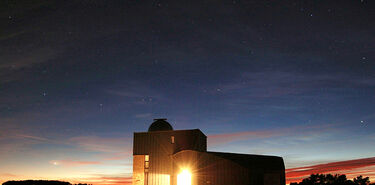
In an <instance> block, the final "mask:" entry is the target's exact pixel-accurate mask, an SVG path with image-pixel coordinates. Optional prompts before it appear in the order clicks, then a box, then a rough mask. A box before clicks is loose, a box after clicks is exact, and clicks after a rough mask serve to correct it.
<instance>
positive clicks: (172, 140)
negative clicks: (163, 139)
mask: <svg viewBox="0 0 375 185" xmlns="http://www.w3.org/2000/svg"><path fill="white" fill-rule="evenodd" d="M171 143H172V144H173V143H174V136H171Z"/></svg>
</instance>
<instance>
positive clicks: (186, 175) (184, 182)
mask: <svg viewBox="0 0 375 185" xmlns="http://www.w3.org/2000/svg"><path fill="white" fill-rule="evenodd" d="M177 185H191V173H190V172H189V171H188V170H182V172H181V173H180V174H178V175H177Z"/></svg>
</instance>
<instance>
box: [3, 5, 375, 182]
mask: <svg viewBox="0 0 375 185" xmlns="http://www.w3.org/2000/svg"><path fill="white" fill-rule="evenodd" d="M154 118H167V119H168V121H169V122H170V123H171V124H172V126H173V127H174V129H194V128H199V129H201V130H202V131H203V132H204V133H205V134H206V135H207V136H208V149H209V150H213V151H224V152H236V153H250V154H265V155H277V156H282V157H283V158H284V161H285V164H286V168H287V169H288V170H287V182H289V181H293V180H299V179H301V178H302V177H304V176H307V175H309V174H311V173H312V172H314V173H317V172H324V173H346V174H348V176H349V177H353V176H356V175H358V174H362V175H364V176H370V177H372V178H371V179H370V180H372V181H375V147H374V146H375V1H371V0H363V1H361V0H337V1H326V0H316V1H312V0H311V1H304V0H289V1H276V0H274V1H270V0H262V1H254V0H248V1H244V0H155V1H147V0H124V1H94V0H90V1H88V0H87V1H51V0H45V1H26V0H25V1H18V0H17V1H16V0H3V1H0V126H1V127H0V183H2V182H4V181H6V180H13V179H16V180H17V179H58V180H66V181H70V182H84V183H94V184H131V176H132V139H133V132H142V131H146V130H147V129H148V126H149V125H150V124H151V122H152V121H153V119H154ZM333 162H339V163H333ZM335 165H336V167H335ZM337 166H338V167H337ZM300 167H304V168H300ZM305 167H307V168H305ZM338 168H339V169H340V170H338Z"/></svg>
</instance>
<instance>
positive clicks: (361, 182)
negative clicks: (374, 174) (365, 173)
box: [353, 175, 370, 185]
mask: <svg viewBox="0 0 375 185" xmlns="http://www.w3.org/2000/svg"><path fill="white" fill-rule="evenodd" d="M353 181H354V183H355V184H358V185H368V184H370V180H369V177H365V178H363V177H362V175H360V176H358V177H356V178H354V179H353Z"/></svg>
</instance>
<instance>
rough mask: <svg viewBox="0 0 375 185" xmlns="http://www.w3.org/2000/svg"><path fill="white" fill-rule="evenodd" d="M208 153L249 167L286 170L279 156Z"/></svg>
mask: <svg viewBox="0 0 375 185" xmlns="http://www.w3.org/2000/svg"><path fill="white" fill-rule="evenodd" d="M207 153H208V154H211V155H215V156H217V157H221V158H224V159H227V160H230V161H232V162H234V163H237V164H239V165H241V166H242V167H245V168H248V169H263V170H267V171H269V170H271V171H273V170H285V166H284V161H283V158H282V157H278V156H267V155H253V154H236V153H224V152H207Z"/></svg>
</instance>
